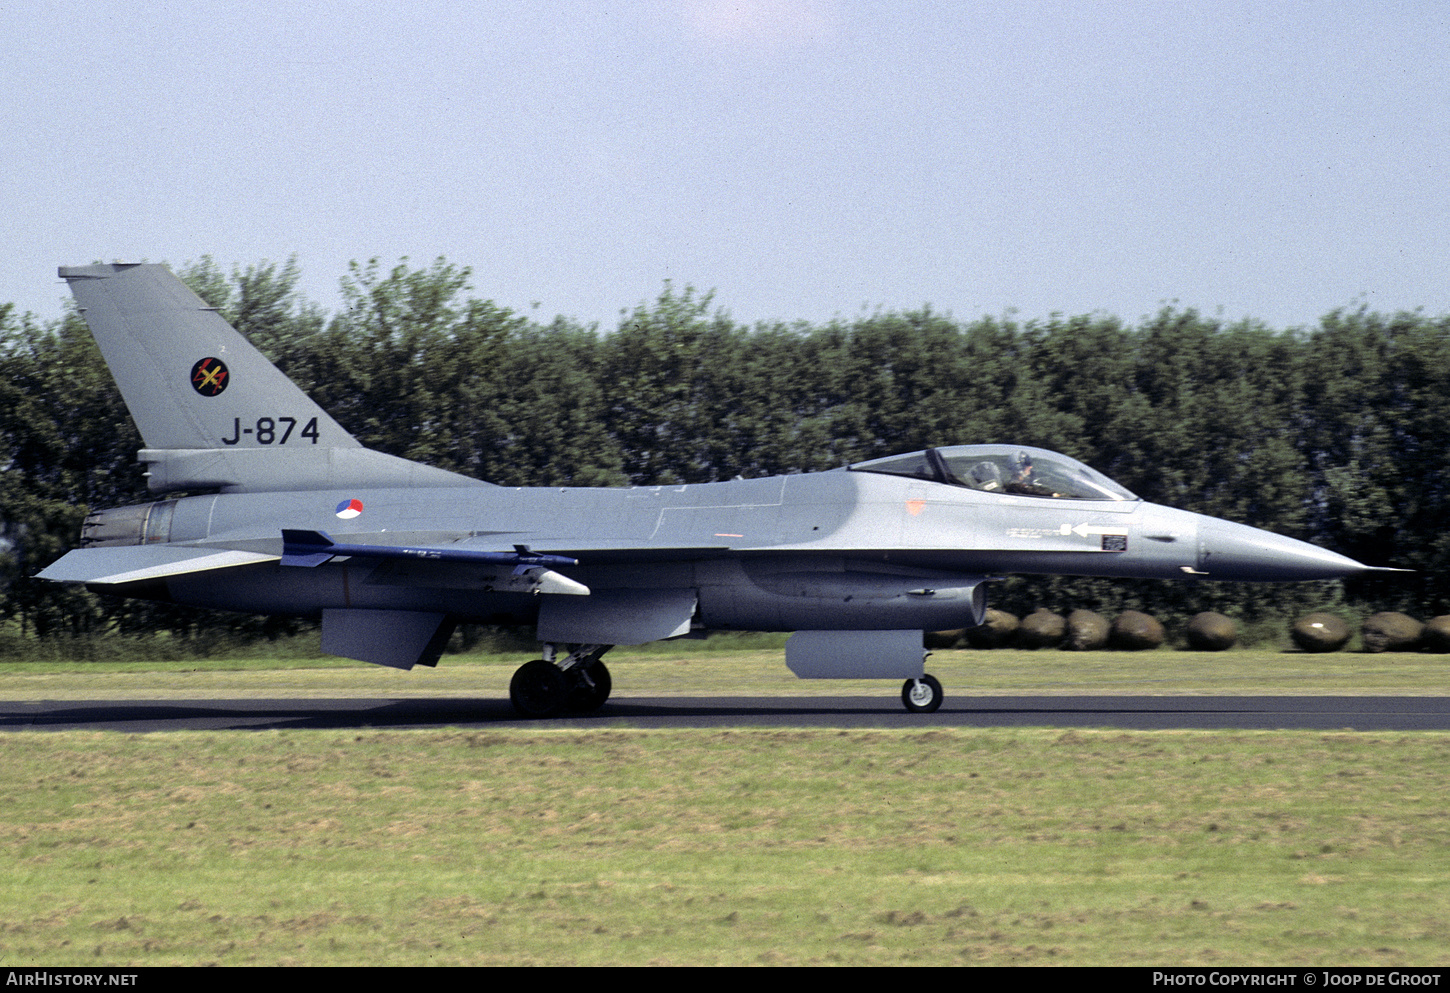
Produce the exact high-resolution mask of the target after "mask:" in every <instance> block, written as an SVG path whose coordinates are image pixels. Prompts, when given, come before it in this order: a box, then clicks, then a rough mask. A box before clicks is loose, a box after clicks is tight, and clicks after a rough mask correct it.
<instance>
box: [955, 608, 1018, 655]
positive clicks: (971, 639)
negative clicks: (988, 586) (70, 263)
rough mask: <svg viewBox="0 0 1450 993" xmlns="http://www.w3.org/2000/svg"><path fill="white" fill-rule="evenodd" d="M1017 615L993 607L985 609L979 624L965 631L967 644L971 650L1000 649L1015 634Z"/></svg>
mask: <svg viewBox="0 0 1450 993" xmlns="http://www.w3.org/2000/svg"><path fill="white" fill-rule="evenodd" d="M1017 627H1018V623H1017V615H1016V614H1009V613H1007V611H1005V610H997V609H996V608H995V607H989V608H988V609H987V616H986V617H985V618H984V619H983V621H982V623H981V624H978V625H977V626H976V627H974V628H968V629H967V644H968V645H971V646H972V647H973V648H1001V647H1002V646H1003V645H1006V644H1010V643H1011V641H1012V638H1013V636H1014V635H1016V634H1017Z"/></svg>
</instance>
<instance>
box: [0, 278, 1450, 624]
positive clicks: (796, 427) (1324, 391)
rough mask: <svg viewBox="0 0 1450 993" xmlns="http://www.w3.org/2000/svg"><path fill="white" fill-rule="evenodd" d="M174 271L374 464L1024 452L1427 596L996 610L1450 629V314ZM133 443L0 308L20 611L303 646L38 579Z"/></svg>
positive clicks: (1361, 582)
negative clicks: (1225, 310) (1138, 315)
mask: <svg viewBox="0 0 1450 993" xmlns="http://www.w3.org/2000/svg"><path fill="white" fill-rule="evenodd" d="M179 275H181V276H182V278H183V279H185V280H186V281H187V282H188V283H189V284H190V285H191V286H192V287H193V289H195V290H196V291H197V292H198V293H199V294H200V295H201V296H202V297H203V298H204V299H206V300H207V302H208V303H210V304H211V305H213V306H215V307H217V308H219V309H220V311H221V313H222V314H223V315H224V316H225V317H226V318H227V319H228V320H229V321H230V322H231V323H232V324H233V325H234V326H235V327H236V328H237V329H238V330H239V331H241V332H242V333H243V334H244V335H246V336H247V337H248V338H249V339H250V340H251V341H252V342H253V343H254V344H255V345H257V346H258V348H260V349H261V350H262V351H263V352H264V353H265V354H267V356H268V357H269V358H271V359H272V360H273V361H275V362H276V363H277V364H278V365H279V366H280V367H281V368H282V369H283V371H285V372H286V373H287V374H288V375H289V376H290V377H292V379H293V380H295V381H296V382H297V383H298V385H299V386H301V387H302V389H303V390H304V391H306V392H307V393H309V394H310V395H312V396H313V397H315V398H316V399H317V400H318V401H319V402H320V403H321V404H322V405H323V406H324V407H325V408H326V409H327V410H328V411H329V412H330V413H331V414H332V415H333V416H334V417H335V418H336V419H337V420H338V422H339V423H341V424H342V425H343V427H345V428H346V429H347V430H348V431H350V432H352V433H353V434H354V435H355V436H356V437H357V438H358V439H359V440H360V441H361V442H362V443H363V444H364V445H366V446H368V447H369V448H375V449H378V450H380V451H384V452H389V453H391V454H394V455H399V456H402V457H404V458H408V459H415V460H418V461H421V462H426V463H428V464H431V465H436V466H440V467H442V468H445V469H452V470H455V471H458V472H462V473H465V474H467V475H470V476H474V477H476V478H479V479H486V480H489V481H491V482H495V483H499V484H503V485H513V486H544V485H565V484H567V485H574V486H625V485H653V484H669V483H682V482H683V483H700V482H711V481H716V480H725V479H732V478H735V477H736V476H744V477H753V476H762V475H771V474H778V473H795V472H811V471H817V470H823V469H830V468H834V467H836V466H841V465H845V464H847V463H851V462H856V461H861V460H864V459H869V458H874V457H877V456H881V455H890V454H895V453H900V452H908V451H913V450H917V449H921V448H926V447H929V446H937V445H952V444H967V443H977V442H1003V443H1011V444H1023V445H1033V446H1039V447H1042V448H1048V449H1053V450H1055V451H1060V452H1063V453H1065V454H1068V455H1071V456H1073V457H1074V458H1077V459H1079V460H1081V461H1083V462H1086V463H1087V464H1089V465H1091V466H1093V467H1094V468H1097V469H1099V470H1101V471H1103V472H1105V473H1106V474H1108V475H1109V476H1111V477H1113V478H1114V479H1116V480H1117V481H1119V482H1120V483H1122V484H1123V485H1125V486H1127V487H1128V488H1129V489H1131V490H1133V491H1134V492H1136V493H1137V494H1138V495H1140V496H1142V497H1143V498H1144V499H1146V500H1151V501H1154V502H1157V503H1164V504H1168V505H1170V506H1175V507H1181V508H1183V509H1186V510H1192V511H1196V512H1199V513H1205V514H1211V515H1214V516H1216V517H1224V518H1227V519H1229V520H1234V521H1239V522H1242V523H1246V524H1252V525H1254V526H1256V527H1262V528H1267V529H1268V530H1271V531H1275V532H1279V533H1281V534H1287V535H1291V536H1293V537H1296V538H1302V539H1305V540H1307V541H1311V542H1314V543H1316V544H1320V545H1323V546H1325V547H1327V548H1331V549H1334V550H1336V551H1340V552H1343V553H1345V554H1347V555H1350V556H1352V557H1354V558H1357V559H1360V560H1361V561H1364V562H1367V563H1370V564H1375V565H1395V566H1400V567H1405V568H1411V569H1414V570H1416V572H1415V573H1414V574H1413V575H1409V576H1394V577H1382V576H1381V577H1371V578H1364V579H1357V580H1353V581H1348V582H1346V583H1344V584H1339V583H1334V584H1323V583H1315V584H1295V585H1292V586H1289V587H1266V586H1257V585H1233V584H1217V583H1201V584H1194V583H1161V582H1147V581H1142V582H1137V581H1135V582H1121V581H1103V580H1083V579H1074V580H1069V579H1031V580H1029V579H1014V580H1011V581H1009V582H1008V583H1006V584H1001V585H998V586H996V587H994V591H993V592H994V603H996V604H997V605H1001V606H1003V607H1004V608H1005V609H1013V610H1015V611H1016V612H1026V611H1029V610H1031V609H1033V608H1035V607H1037V606H1048V607H1050V608H1052V609H1058V610H1066V609H1071V608H1073V607H1076V606H1085V607H1090V608H1093V609H1099V610H1107V611H1111V610H1120V609H1127V608H1135V609H1147V610H1150V611H1153V612H1156V613H1159V614H1160V615H1166V616H1168V617H1170V618H1172V617H1181V616H1186V615H1188V614H1191V613H1194V612H1196V611H1198V610H1205V609H1214V610H1221V611H1224V612H1226V613H1230V614H1233V615H1236V616H1240V617H1243V618H1246V619H1257V618H1262V617H1265V616H1272V615H1275V614H1283V613H1288V612H1291V611H1294V610H1298V609H1305V608H1309V607H1321V606H1335V605H1340V606H1344V607H1347V608H1349V609H1356V610H1365V611H1369V610H1381V609H1395V610H1404V611H1406V612H1408V613H1411V614H1416V615H1420V616H1432V615H1435V614H1443V613H1450V582H1447V580H1446V579H1445V578H1444V574H1445V568H1444V567H1445V565H1446V561H1447V558H1450V527H1447V525H1450V492H1447V487H1450V480H1447V473H1446V468H1447V464H1446V463H1447V459H1450V316H1440V317H1431V316H1427V315H1425V314H1423V313H1420V312H1415V313H1397V314H1393V315H1386V314H1381V313H1376V312H1372V311H1370V310H1368V309H1366V308H1363V307H1361V308H1358V309H1345V310H1337V311H1334V312H1332V313H1330V314H1327V315H1325V316H1324V317H1323V318H1322V319H1321V320H1320V321H1319V323H1318V324H1317V325H1316V326H1314V327H1310V328H1295V329H1288V330H1276V329H1272V328H1269V327H1266V326H1265V325H1263V324H1262V323H1260V322H1256V321H1251V320H1248V321H1237V322H1225V321H1222V320H1220V319H1217V318H1214V317H1209V316H1205V315H1203V314H1200V313H1198V312H1196V311H1194V310H1184V309H1177V308H1173V307H1165V308H1163V309H1162V310H1160V311H1159V312H1158V313H1156V314H1154V315H1152V316H1151V317H1147V318H1144V319H1142V320H1140V321H1138V322H1136V323H1129V322H1125V321H1123V320H1121V319H1119V318H1117V317H1114V316H1111V315H1107V314H1102V313H1095V314H1090V315H1079V316H1060V315H1053V316H1051V317H1048V318H1045V319H1025V320H1024V319H1019V318H1018V317H1016V316H1003V317H982V318H978V319H975V320H972V321H968V322H962V321H958V320H955V319H953V318H952V316H951V315H949V314H943V313H938V312H936V311H934V310H931V309H930V308H923V309H920V310H912V311H900V312H898V311H878V312H874V313H862V314H860V315H858V316H856V317H852V318H837V319H835V320H832V321H830V322H828V323H826V324H819V325H816V324H808V323H804V322H795V323H784V322H781V323H773V324H772V323H759V324H756V325H754V326H746V325H743V324H740V323H737V322H735V321H734V320H732V319H731V317H730V316H729V314H728V313H727V312H726V311H724V310H723V309H721V308H718V307H716V306H715V304H714V301H713V299H712V297H711V295H710V294H708V293H700V292H697V291H696V290H695V289H693V288H690V287H685V288H683V289H680V288H678V287H676V286H674V285H672V284H670V283H666V284H665V285H664V288H663V290H662V291H661V293H660V294H659V296H658V297H657V298H656V299H654V300H652V301H648V302H644V303H641V304H640V305H639V306H637V307H635V308H634V309H633V310H631V311H627V312H623V313H621V315H620V319H619V321H618V325H617V327H615V328H612V329H599V328H597V327H594V326H584V325H581V324H580V323H578V322H576V321H572V320H569V319H567V318H562V317H561V318H557V319H555V320H553V321H552V322H549V323H541V322H538V321H535V320H532V319H530V318H528V317H526V316H523V315H520V314H517V313H514V312H512V311H509V310H507V309H504V308H500V307H498V306H496V305H495V304H494V303H492V302H491V301H488V300H482V299H478V298H477V297H476V296H475V295H473V291H472V288H471V285H470V280H471V275H472V274H471V272H470V271H469V269H468V268H466V267H462V266H458V265H455V264H452V263H450V262H448V261H447V260H445V259H442V258H440V259H438V260H436V261H434V262H433V263H432V264H431V265H427V266H422V267H415V266H412V265H410V264H409V263H408V261H407V260H406V259H405V260H403V261H402V262H401V263H399V264H397V265H395V266H391V267H387V266H384V265H383V264H381V263H380V262H378V261H377V260H373V261H371V262H368V263H365V264H363V263H353V264H352V265H351V266H350V267H349V271H348V273H347V274H346V275H345V276H344V277H343V278H342V297H343V307H342V308H341V310H340V311H339V312H338V313H336V314H331V315H329V314H326V313H324V312H323V311H322V310H321V309H320V308H319V307H318V306H317V305H315V304H313V303H311V302H309V301H307V300H306V299H304V298H303V297H302V296H301V295H300V294H299V293H298V290H297V283H298V277H299V272H298V268H297V266H296V264H295V262H289V263H286V264H274V263H262V264H258V265H253V266H248V267H246V268H244V269H242V268H238V269H234V270H233V271H231V272H230V273H227V272H224V271H223V270H222V269H221V268H220V267H218V266H217V265H216V264H215V263H213V262H212V261H211V260H204V261H202V262H201V263H198V264H194V265H191V266H189V267H187V268H186V269H185V270H183V271H181V272H179ZM140 447H141V441H140V438H139V436H138V435H137V433H136V429H135V427H134V425H133V424H132V423H131V420H130V417H129V415H128V414H127V412H126V409H125V407H124V405H123V403H122V402H121V399H120V395H119V393H118V392H117V391H116V388H115V385H114V383H113V382H112V380H111V378H110V375H109V373H108V372H107V370H106V368H105V364H104V362H103V361H102V360H101V357H100V354H99V352H98V351H97V349H96V348H95V345H94V343H93V342H92V340H91V338H90V334H89V332H88V331H87V330H86V328H85V326H84V324H83V322H82V321H81V320H80V318H79V316H78V315H77V314H75V313H73V312H72V313H70V314H68V315H67V316H66V317H64V318H62V319H60V320H57V321H52V322H41V321H38V320H37V319H35V318H34V317H33V316H32V315H29V314H25V315H17V314H15V313H14V308H13V307H12V306H9V305H0V465H3V468H4V472H3V475H0V584H3V587H4V602H3V615H4V617H5V618H6V619H8V620H10V621H13V622H16V623H18V624H19V625H20V626H21V627H22V628H23V629H24V630H25V631H26V632H29V633H35V634H40V635H42V636H55V635H62V634H65V635H85V634H93V633H98V632H108V631H120V632H143V631H152V630H157V629H162V630H170V631H173V632H175V633H177V634H179V635H186V636H190V637H201V636H204V635H207V634H208V633H213V634H214V633H215V632H218V631H221V632H225V633H227V634H229V635H240V636H253V635H263V634H275V633H277V632H279V631H284V630H292V629H294V628H295V623H294V622H290V621H286V620H277V619H271V620H266V619H260V618H237V617H229V616H224V615H216V614H211V613H209V612H205V611H195V610H189V609H186V610H184V609H181V608H176V607H169V606H162V605H152V604H138V603H131V602H127V601H119V600H114V599H112V598H104V597H97V596H94V595H92V594H89V593H86V592H84V591H80V590H74V589H66V588H61V587H56V586H52V585H51V584H47V583H40V582H37V581H36V580H34V579H33V578H32V577H33V575H34V573H35V572H37V571H39V569H41V568H43V567H44V566H45V565H46V564H48V563H49V562H51V561H53V560H54V559H55V558H57V557H58V556H59V555H61V554H63V553H64V552H65V551H66V550H67V549H69V548H71V547H74V545H75V544H76V542H77V539H78V535H79V531H80V524H81V521H82V519H83V518H84V516H85V514H86V512H87V509H88V508H90V507H103V506H116V505H121V504H126V503H140V502H145V501H147V500H149V499H152V496H151V495H150V494H148V492H147V490H146V486H145V480H144V478H143V477H142V475H141V467H140V466H139V465H137V463H136V461H135V456H136V452H137V450H138V449H139V448H140Z"/></svg>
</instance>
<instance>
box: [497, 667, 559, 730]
mask: <svg viewBox="0 0 1450 993" xmlns="http://www.w3.org/2000/svg"><path fill="white" fill-rule="evenodd" d="M509 699H510V700H511V701H513V705H514V709H515V710H517V711H518V712H519V713H520V714H522V715H523V716H524V717H553V716H554V715H555V714H557V713H559V711H561V710H563V709H564V704H565V703H566V702H567V701H568V699H569V681H568V680H567V679H566V678H564V673H563V670H561V669H560V668H559V667H558V666H556V665H555V664H554V663H552V662H546V661H544V660H543V659H535V660H534V661H532V662H525V663H524V664H523V665H521V666H519V669H518V671H517V672H515V673H514V678H513V679H512V680H511V681H510V682H509Z"/></svg>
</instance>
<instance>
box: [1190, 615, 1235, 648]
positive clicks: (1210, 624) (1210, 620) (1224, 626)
mask: <svg viewBox="0 0 1450 993" xmlns="http://www.w3.org/2000/svg"><path fill="white" fill-rule="evenodd" d="M1238 640H1239V626H1238V624H1236V623H1235V622H1234V620H1233V618H1231V617H1225V616H1224V615H1223V614H1220V613H1217V612H1216V611H1212V610H1205V611H1204V612H1203V613H1201V614H1194V615H1193V619H1192V620H1191V621H1189V622H1188V647H1189V648H1192V649H1196V650H1197V651H1200V652H1221V651H1223V650H1224V649H1225V648H1232V647H1233V646H1234V642H1236V641H1238Z"/></svg>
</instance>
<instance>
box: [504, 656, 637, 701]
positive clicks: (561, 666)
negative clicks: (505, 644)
mask: <svg viewBox="0 0 1450 993" xmlns="http://www.w3.org/2000/svg"><path fill="white" fill-rule="evenodd" d="M613 647H614V646H613V645H576V646H574V650H573V651H571V652H570V653H569V655H568V657H567V658H565V659H564V661H562V662H559V663H557V664H556V663H555V662H554V654H555V649H554V646H553V645H545V646H544V657H543V658H541V659H535V660H534V661H532V662H525V663H524V664H523V665H521V666H519V668H518V671H517V672H515V673H514V678H513V679H512V680H511V681H510V682H509V700H510V701H512V702H513V705H514V710H517V711H518V712H519V714H521V715H522V716H524V717H557V716H558V715H559V714H561V713H563V712H564V711H566V710H567V711H571V712H573V713H576V714H587V713H590V712H591V711H595V710H598V709H599V708H600V707H602V706H604V701H606V700H608V699H609V692H610V690H611V689H612V688H613V686H614V683H613V680H611V679H610V678H609V670H608V669H607V668H605V666H604V663H603V662H601V661H600V658H601V656H603V655H604V653H605V652H607V651H609V650H610V649H611V648H613Z"/></svg>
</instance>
